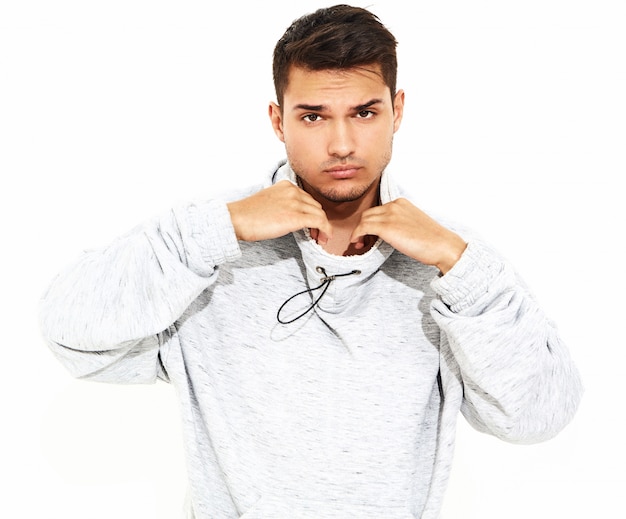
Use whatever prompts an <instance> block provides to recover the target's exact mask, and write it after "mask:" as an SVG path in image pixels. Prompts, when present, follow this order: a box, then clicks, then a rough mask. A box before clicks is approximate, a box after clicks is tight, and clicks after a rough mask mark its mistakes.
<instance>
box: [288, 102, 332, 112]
mask: <svg viewBox="0 0 626 519" xmlns="http://www.w3.org/2000/svg"><path fill="white" fill-rule="evenodd" d="M293 109H294V110H306V111H308V112H323V111H324V110H326V106H324V105H307V104H305V103H300V104H297V105H296V106H294V107H293Z"/></svg>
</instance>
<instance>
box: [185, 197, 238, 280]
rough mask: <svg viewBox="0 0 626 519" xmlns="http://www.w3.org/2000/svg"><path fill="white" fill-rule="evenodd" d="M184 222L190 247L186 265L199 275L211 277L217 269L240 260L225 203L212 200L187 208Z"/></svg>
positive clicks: (186, 239) (235, 237) (186, 238)
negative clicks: (219, 266) (224, 264)
mask: <svg viewBox="0 0 626 519" xmlns="http://www.w3.org/2000/svg"><path fill="white" fill-rule="evenodd" d="M184 222H185V224H184V227H185V228H183V229H181V232H182V234H183V240H184V242H185V243H186V244H187V245H186V247H185V248H186V252H187V261H188V265H189V267H190V268H191V269H192V270H194V271H195V272H196V273H198V274H200V275H211V274H212V272H213V271H214V270H215V267H217V266H218V265H221V264H222V263H225V262H227V261H234V260H236V259H238V258H239V257H241V249H240V248H239V242H238V241H237V235H236V234H235V229H234V227H233V223H232V220H231V219H230V212H229V211H228V207H227V206H226V202H224V201H222V200H209V201H207V202H203V203H201V204H198V205H191V206H188V207H187V208H186V214H185V216H184Z"/></svg>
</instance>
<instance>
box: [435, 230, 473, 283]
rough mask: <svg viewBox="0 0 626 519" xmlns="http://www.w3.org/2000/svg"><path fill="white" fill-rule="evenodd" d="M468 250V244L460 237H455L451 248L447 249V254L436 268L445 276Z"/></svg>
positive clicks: (451, 242)
mask: <svg viewBox="0 0 626 519" xmlns="http://www.w3.org/2000/svg"><path fill="white" fill-rule="evenodd" d="M466 248H467V242H465V240H463V238H461V237H460V236H458V235H456V234H455V235H454V237H453V239H452V240H451V241H450V246H449V247H447V248H446V251H445V254H444V255H443V256H442V258H441V260H440V261H438V262H437V264H436V267H437V268H438V269H439V271H440V272H441V274H442V275H445V274H446V273H447V272H448V271H449V270H450V269H451V268H452V267H454V265H456V263H457V261H459V260H460V259H461V256H462V255H463V253H464V252H465V249H466Z"/></svg>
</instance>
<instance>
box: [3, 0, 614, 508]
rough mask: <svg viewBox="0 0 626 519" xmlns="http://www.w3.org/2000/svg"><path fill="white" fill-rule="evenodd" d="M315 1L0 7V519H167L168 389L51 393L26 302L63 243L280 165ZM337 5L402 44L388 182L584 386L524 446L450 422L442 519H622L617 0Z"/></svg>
mask: <svg viewBox="0 0 626 519" xmlns="http://www.w3.org/2000/svg"><path fill="white" fill-rule="evenodd" d="M323 5H328V4H325V3H320V2H313V1H293V0H291V1H289V2H286V1H283V2H279V1H276V0H264V1H260V2H252V1H247V2H208V1H206V2H200V1H178V2H174V1H172V0H159V1H155V0H153V1H147V0H145V1H142V0H123V1H122V0H109V1H106V2H104V1H93V0H92V1H89V2H87V1H81V0H75V1H71V0H56V1H54V2H48V1H44V0H40V1H28V0H20V1H16V0H14V1H10V0H7V1H5V2H3V3H2V4H1V6H0V172H1V184H0V185H1V186H2V188H1V195H2V199H1V200H2V202H1V204H0V211H1V212H2V213H1V215H0V225H1V226H2V227H1V235H0V236H1V239H2V254H1V261H2V269H1V271H0V276H1V279H0V287H1V288H2V299H1V300H0V301H1V302H0V304H1V305H2V308H1V309H0V310H1V311H0V316H1V317H0V319H1V323H2V338H3V341H2V347H3V350H2V356H1V357H0V358H1V359H2V362H3V369H2V377H1V381H0V383H1V384H2V387H1V391H0V398H2V400H1V404H2V407H1V409H2V416H3V419H2V425H1V429H0V435H1V441H0V449H1V451H0V470H1V471H2V476H3V478H2V479H3V482H4V483H3V490H2V496H3V497H2V498H1V499H0V516H1V517H7V518H16V517H18V518H34V517H37V518H45V519H47V518H64V519H74V518H77V519H78V518H80V519H85V518H88V519H90V518H98V519H99V518H103V519H104V518H106V519H111V518H116V519H126V518H129V519H130V518H133V519H137V518H159V519H166V518H167V519H169V518H176V517H178V516H179V510H180V508H181V504H182V500H183V495H184V492H185V484H184V466H183V462H182V446H181V435H180V429H179V422H178V415H177V409H176V402H175V396H174V390H173V388H171V387H169V386H168V385H166V384H157V385H154V386H148V387H121V386H112V385H99V384H95V383H88V382H80V381H75V380H72V379H71V378H70V377H69V375H68V374H67V373H66V372H65V371H64V369H63V368H62V367H61V366H60V365H59V364H58V363H57V362H56V361H55V360H54V359H53V358H52V355H51V354H50V353H49V351H48V350H47V348H46V347H45V345H44V343H43V340H42V339H41V337H40V334H39V330H38V325H37V300H38V298H39V296H40V295H41V293H42V292H43V290H44V289H45V287H46V285H47V284H48V282H49V281H50V280H51V278H52V277H53V276H54V274H55V273H56V272H57V271H58V270H59V269H60V268H61V267H62V266H63V265H65V264H66V263H68V262H69V261H71V260H72V259H73V258H74V257H76V256H77V255H78V254H79V253H80V251H81V250H83V249H86V248H91V247H98V246H101V245H105V244H106V243H108V242H109V241H110V240H111V239H112V238H114V237H115V236H116V235H118V234H121V233H122V232H124V231H126V230H128V229H129V228H130V227H132V226H134V225H135V224H137V223H139V222H141V221H143V220H145V219H146V218H148V217H150V216H152V215H153V214H155V213H158V212H160V211H162V210H164V209H166V208H168V207H169V206H171V205H172V204H175V203H178V202H180V201H184V200H188V199H195V198H198V197H204V196H206V197H208V196H210V195H211V194H212V193H214V192H215V191H216V190H220V191H221V190H222V189H225V188H228V187H230V186H235V185H242V184H248V183H250V182H254V181H257V180H259V179H260V178H261V176H262V175H264V174H265V172H266V170H267V169H268V167H270V166H271V165H272V164H273V162H274V161H275V160H276V159H278V158H280V157H282V147H281V145H280V143H279V142H278V141H277V140H276V138H275V137H274V135H273V133H272V131H271V128H270V125H269V121H268V119H267V116H266V108H267V104H268V102H269V101H270V100H272V99H273V90H272V83H271V73H270V70H271V52H272V49H273V46H274V43H275V41H276V40H277V39H278V38H279V37H280V35H281V34H282V32H283V30H284V29H285V28H286V27H287V25H289V23H290V22H291V21H292V20H293V19H294V18H296V17H297V16H299V15H301V14H303V13H305V12H309V11H311V10H313V9H315V8H317V7H320V6H323ZM357 5H363V6H369V7H370V8H371V10H372V11H374V12H375V13H377V14H378V15H379V16H380V17H381V19H382V21H383V22H384V23H385V24H386V25H387V26H388V27H389V28H390V29H391V30H392V31H393V32H394V33H395V35H396V36H397V38H398V40H399V41H400V46H399V50H398V52H399V60H400V78H399V86H401V87H402V88H404V89H405V90H406V113H405V120H404V123H403V127H402V128H401V130H400V132H399V133H398V135H397V138H396V147H395V156H394V161H393V169H394V171H395V172H396V175H397V176H398V177H399V178H400V180H401V181H402V182H403V183H404V184H405V185H407V186H408V187H409V188H410V189H411V190H412V191H413V192H414V193H415V195H416V198H417V200H418V201H420V202H419V203H420V204H421V205H422V206H423V208H424V209H426V210H428V211H431V210H432V211H435V212H436V213H439V214H443V215H446V216H449V217H452V218H455V219H458V220H460V221H462V222H464V223H466V224H468V225H470V226H472V227H474V228H475V229H477V230H478V231H479V232H480V233H481V234H482V235H483V236H485V237H486V238H487V239H488V240H489V241H490V242H491V243H493V244H495V245H496V246H497V247H498V248H499V249H500V250H501V251H502V252H503V253H504V254H505V255H506V256H508V257H509V258H510V259H511V260H512V261H513V263H514V264H515V265H516V266H517V268H518V270H520V271H521V272H522V274H523V276H524V277H525V278H526V280H527V282H528V283H529V284H530V285H531V287H532V288H533V291H534V292H535V294H536V296H537V298H538V299H539V300H540V302H541V303H542V305H543V306H544V307H545V309H546V310H547V312H548V313H549V314H550V315H551V316H552V318H553V319H554V320H555V321H556V322H557V323H558V326H559V329H560V331H561V333H562V335H563V336H564V337H565V339H566V340H567V341H568V343H569V344H570V348H571V351H572V354H573V356H574V358H575V359H576V361H577V362H578V364H579V367H580V369H581V372H582V374H583V378H584V381H585V385H586V394H585V398H584V401H583V405H582V407H581V409H580V411H579V413H578V415H577V417H576V418H575V420H574V422H573V423H572V424H571V425H570V426H569V427H568V428H567V429H566V430H565V431H564V432H563V433H562V434H561V435H560V436H559V437H557V438H556V439H554V440H552V441H550V442H547V443H545V444H541V445H537V446H514V445H509V444H506V443H503V442H500V441H499V440H495V439H493V438H490V437H487V436H485V435H481V434H479V433H477V432H475V431H473V430H470V429H469V428H468V426H467V425H466V423H465V422H464V421H463V420H461V421H460V422H459V428H458V447H457V457H456V463H455V466H454V469H453V473H452V478H451V482H450V487H449V491H448V493H447V499H446V503H445V508H444V512H445V516H446V518H448V519H454V518H481V519H490V518H494V519H495V518H498V519H500V518H503V517H506V518H528V517H532V518H534V519H546V518H561V517H563V518H569V517H576V518H579V517H580V518H583V517H585V518H588V517H624V509H625V508H624V505H623V492H624V487H625V484H626V477H625V476H624V464H625V462H626V459H625V456H624V453H625V449H624V427H623V425H622V424H623V417H622V412H623V402H622V398H621V397H622V394H623V383H622V378H623V372H624V361H625V358H626V356H625V353H624V349H625V346H626V344H625V340H624V334H623V330H624V326H623V319H624V317H623V314H624V291H625V288H626V287H625V282H624V281H625V280H624V261H625V258H624V248H623V242H624V231H623V224H624V221H625V215H624V208H623V203H622V200H623V198H624V188H623V187H622V184H621V183H620V184H618V182H619V180H620V179H621V178H622V177H623V176H624V174H625V173H626V159H625V149H624V148H625V144H626V122H625V121H626V102H625V98H626V96H625V95H624V94H625V93H626V57H625V49H626V37H625V34H626V31H625V27H626V10H625V7H624V2H621V1H618V0H616V1H603V0H594V1H577V0H570V1H554V0H542V1H534V0H532V1H525V2H506V1H473V2H472V1H464V2H462V1H441V2H432V1H431V2H422V1H420V2H408V1H406V0H397V1H395V0H392V1H383V0H379V1H374V0H372V1H371V2H364V3H357ZM409 6H410V11H408V10H407V8H408V7H409ZM97 288H98V287H94V289H95V290H97Z"/></svg>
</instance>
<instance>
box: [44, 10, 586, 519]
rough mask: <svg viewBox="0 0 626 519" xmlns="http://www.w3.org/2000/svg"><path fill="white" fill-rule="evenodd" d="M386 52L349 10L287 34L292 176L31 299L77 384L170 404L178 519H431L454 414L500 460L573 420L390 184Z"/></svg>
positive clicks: (532, 360)
mask: <svg viewBox="0 0 626 519" xmlns="http://www.w3.org/2000/svg"><path fill="white" fill-rule="evenodd" d="M395 46H396V41H395V39H394V37H393V36H392V35H391V34H390V33H389V32H388V31H387V29H386V28H385V27H384V26H383V25H382V24H381V23H380V22H379V21H378V19H377V18H376V17H375V16H373V15H372V14H371V13H369V12H368V11H367V10H364V9H360V8H353V7H349V6H335V7H331V8H328V9H321V10H319V11H317V12H315V13H313V14H311V15H308V16H305V17H303V18H301V19H299V20H296V21H295V22H294V23H293V24H292V26H291V27H289V29H288V30H287V31H286V33H285V34H284V36H283V37H282V39H281V40H280V41H279V42H278V44H277V46H276V48H275V52H274V81H275V85H276V94H277V101H278V103H277V104H273V103H272V104H271V106H270V108H269V115H270V119H271V122H272V126H273V128H274V131H275V132H276V135H277V136H278V138H279V139H280V140H281V141H283V142H284V144H285V148H286V152H287V159H288V160H287V161H286V162H283V163H281V164H280V165H279V166H278V167H277V168H276V169H275V170H273V171H272V173H271V175H270V176H269V178H268V180H267V181H266V183H265V184H264V185H263V186H261V187H257V188H253V189H250V190H248V191H247V192H245V193H239V194H237V195H233V196H232V197H231V198H230V199H228V200H226V201H223V200H209V201H207V202H204V203H200V204H196V205H189V206H186V207H180V208H177V209H174V210H172V211H171V212H170V213H169V214H166V215H164V216H163V217H161V218H159V219H157V220H155V221H151V222H148V223H146V224H145V225H143V226H141V227H139V228H137V229H135V230H133V231H131V232H130V233H128V234H127V235H125V236H123V237H121V238H119V239H118V240H117V241H115V242H114V243H113V244H111V245H110V246H109V247H107V248H105V249H103V250H101V251H97V252H91V253H88V254H86V255H85V256H84V257H82V258H81V259H80V260H79V261H78V262H77V263H76V264H75V265H73V266H72V267H70V268H69V269H67V270H66V271H64V272H63V273H62V274H61V275H59V276H58V277H57V279H56V280H55V281H54V282H53V283H52V285H51V287H50V288H49V290H48V292H47V293H46V294H45V296H44V298H43V301H42V309H41V322H42V327H43V331H44V333H45V335H46V337H47V339H48V341H49V344H50V347H51V348H52V349H53V351H54V352H55V354H56V355H57V356H58V357H59V359H60V360H61V361H62V362H63V363H64V364H65V365H66V366H67V367H68V368H69V369H70V371H71V372H72V373H73V374H74V375H75V376H77V377H83V378H89V379H92V380H99V381H109V382H125V383H128V382H144V383H145V382H153V381H155V380H156V379H157V378H161V379H164V380H167V381H169V382H171V383H172V384H173V385H174V386H175V387H176V389H177V393H178V396H179V399H180V406H181V412H182V418H183V426H184V435H185V443H186V453H187V464H188V473H189V486H190V492H189V497H190V499H189V504H188V517H193V518H196V519H208V518H235V517H246V518H248V519H252V518H273V519H276V518H308V517H310V518H346V517H358V518H381V517H385V518H386V519H400V518H402V519H405V518H409V517H413V518H422V519H433V518H436V517H437V516H438V514H439V510H440V508H441V503H442V497H443V493H444V490H445V486H446V482H447V479H448V475H449V471H450V465H451V461H452V451H453V445H454V433H455V423H456V420H457V417H458V414H459V411H461V412H462V413H463V415H464V416H465V418H466V419H467V420H469V422H470V423H471V424H472V425H473V426H474V427H476V428H477V429H478V430H480V431H484V432H487V433H490V434H493V435H495V436H497V437H499V438H502V439H504V440H508V441H513V442H537V441H542V440H546V439H548V438H550V437H552V436H554V435H555V434H556V433H558V432H559V431H560V430H561V429H562V428H563V427H564V426H565V425H566V424H567V423H568V422H569V421H570V419H571V418H572V416H573V415H574V413H575V410H576V407H577V405H578V402H579V398H580V394H581V386H580V381H579V377H578V374H577V371H576V368H575V367H574V365H573V364H572V362H571V360H570V358H569V355H568V351H567V349H566V347H565V346H564V345H563V344H562V342H561V340H560V339H559V337H558V335H557V333H556V331H555V329H554V328H553V327H552V325H551V324H550V322H549V321H548V319H547V318H546V317H545V316H544V314H543V313H542V311H541V310H540V309H539V308H538V307H537V304H536V303H535V301H534V300H533V299H532V297H531V296H530V295H529V293H528V292H527V290H526V288H525V287H524V285H523V284H522V282H521V281H520V280H519V279H518V277H517V276H516V274H515V273H514V271H513V270H512V268H511V266H510V265H509V264H507V263H506V262H505V261H503V260H502V259H501V258H500V257H499V256H498V255H497V254H496V253H495V252H494V251H493V250H491V249H490V248H489V247H487V246H486V245H485V244H484V243H481V242H480V241H478V240H476V239H474V238H472V237H471V236H470V235H468V234H467V233H465V232H463V231H459V230H458V229H453V228H452V227H448V226H442V225H441V224H440V223H438V222H436V221H434V220H433V219H431V218H430V217H429V216H427V215H426V214H424V213H423V212H422V211H420V210H419V209H418V208H417V207H415V206H414V205H413V204H412V203H411V202H409V201H408V200H407V199H406V198H405V197H404V196H403V193H402V191H401V190H400V189H399V188H398V187H397V186H396V185H395V184H394V183H393V180H392V179H391V178H390V177H389V175H388V173H386V166H387V164H388V163H389V161H390V158H391V150H392V140H393V135H394V133H395V132H396V131H397V130H398V128H399V126H400V122H401V120H402V114H403V102H404V93H403V92H402V91H396V85H395V78H396V58H395Z"/></svg>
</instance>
